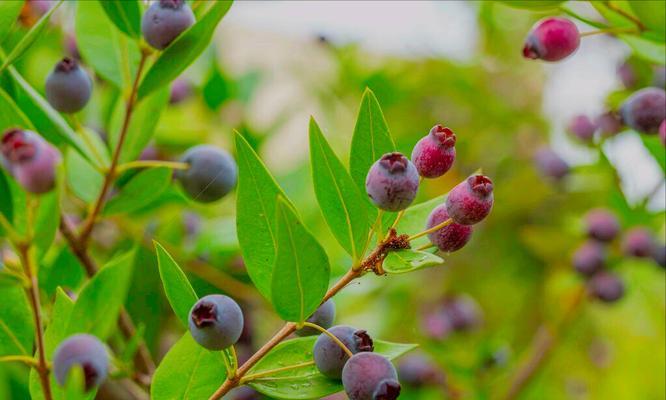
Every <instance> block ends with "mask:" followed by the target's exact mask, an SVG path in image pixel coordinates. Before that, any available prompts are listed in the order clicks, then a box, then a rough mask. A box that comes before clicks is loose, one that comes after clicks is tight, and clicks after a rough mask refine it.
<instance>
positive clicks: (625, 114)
mask: <svg viewBox="0 0 666 400" xmlns="http://www.w3.org/2000/svg"><path fill="white" fill-rule="evenodd" d="M620 115H621V117H622V122H624V124H625V125H627V126H629V127H630V128H632V129H633V130H635V131H638V132H641V133H657V131H658V130H659V124H661V122H662V121H663V120H664V118H666V92H665V91H664V89H660V88H655V87H648V88H644V89H641V90H639V91H637V92H635V93H634V94H632V95H631V96H629V97H628V98H627V99H626V100H625V101H624V102H623V103H622V105H621V106H620Z"/></svg>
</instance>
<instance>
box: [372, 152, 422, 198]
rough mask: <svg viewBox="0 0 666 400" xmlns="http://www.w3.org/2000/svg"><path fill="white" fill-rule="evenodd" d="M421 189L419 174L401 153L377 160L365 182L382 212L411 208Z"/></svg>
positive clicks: (384, 156) (387, 155) (390, 154)
mask: <svg viewBox="0 0 666 400" xmlns="http://www.w3.org/2000/svg"><path fill="white" fill-rule="evenodd" d="M418 188H419V173H418V172H417V170H416V167H415V166H414V164H412V162H411V161H409V160H408V159H407V157H405V156H403V155H402V154H400V153H397V152H395V153H387V154H384V155H383V156H382V158H380V159H379V160H377V161H376V162H375V163H374V164H372V167H370V171H369V172H368V176H367V178H366V180H365V189H366V191H367V193H368V196H370V199H371V200H372V202H373V203H375V205H376V206H377V207H379V208H381V209H382V210H386V211H400V210H404V209H405V208H407V207H409V205H410V204H412V201H414V198H415V197H416V192H417V190H418Z"/></svg>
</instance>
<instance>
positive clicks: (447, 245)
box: [426, 204, 473, 253]
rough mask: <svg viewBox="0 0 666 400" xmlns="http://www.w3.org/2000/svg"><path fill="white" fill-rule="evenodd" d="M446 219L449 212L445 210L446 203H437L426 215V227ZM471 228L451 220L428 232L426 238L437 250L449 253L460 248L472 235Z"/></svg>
mask: <svg viewBox="0 0 666 400" xmlns="http://www.w3.org/2000/svg"><path fill="white" fill-rule="evenodd" d="M448 219H449V214H448V213H447V212H446V204H442V205H439V206H437V207H435V209H434V210H432V212H431V213H430V215H429V216H428V221H427V223H426V229H430V228H432V227H434V226H436V225H439V224H441V223H442V222H444V221H446V220H448ZM472 229H473V228H472V226H471V225H460V224H457V223H455V222H453V223H451V224H450V225H448V226H445V227H444V228H441V229H439V230H437V231H435V232H432V233H430V234H429V235H428V238H429V239H430V242H431V243H432V244H434V245H435V246H437V248H438V249H439V250H441V251H444V252H447V253H450V252H453V251H456V250H460V249H461V248H463V247H464V246H465V245H466V244H467V242H469V239H470V238H471V237H472Z"/></svg>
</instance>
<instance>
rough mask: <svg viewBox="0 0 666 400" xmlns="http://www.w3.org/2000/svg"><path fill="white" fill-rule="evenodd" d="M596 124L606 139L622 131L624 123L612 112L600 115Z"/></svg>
mask: <svg viewBox="0 0 666 400" xmlns="http://www.w3.org/2000/svg"><path fill="white" fill-rule="evenodd" d="M594 123H595V124H596V125H597V126H598V127H599V132H600V133H601V134H602V135H603V136H606V137H609V136H613V135H615V134H617V133H619V132H620V131H621V130H622V121H620V118H619V116H618V115H617V114H615V113H614V112H612V111H608V112H605V113H603V114H601V115H599V116H598V117H597V118H596V120H595V121H594Z"/></svg>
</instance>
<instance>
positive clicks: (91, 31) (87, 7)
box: [74, 1, 141, 89]
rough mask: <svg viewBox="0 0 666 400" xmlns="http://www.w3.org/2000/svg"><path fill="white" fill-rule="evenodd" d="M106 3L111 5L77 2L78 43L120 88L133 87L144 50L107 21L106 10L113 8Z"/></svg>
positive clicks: (100, 71) (97, 68) (84, 54)
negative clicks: (134, 77) (132, 83)
mask: <svg viewBox="0 0 666 400" xmlns="http://www.w3.org/2000/svg"><path fill="white" fill-rule="evenodd" d="M105 3H110V2H107V1H102V2H97V1H79V2H77V5H76V20H75V27H74V31H75V34H76V44H77V47H78V49H79V51H80V52H81V56H82V57H83V59H84V60H85V61H86V63H87V64H88V65H90V66H92V67H93V68H94V69H95V71H96V72H97V73H98V74H99V75H100V76H101V77H103V78H104V79H106V80H107V81H109V82H111V83H112V84H113V85H114V86H116V87H117V88H118V89H123V88H126V87H129V86H130V85H131V83H130V82H131V81H132V78H133V76H134V73H135V71H136V68H137V66H138V62H139V59H140V58H141V51H140V50H139V46H138V44H137V43H136V42H134V41H133V40H129V39H128V38H127V37H125V36H123V35H122V33H121V32H120V31H119V30H118V28H116V26H114V24H113V23H112V22H111V21H110V20H109V18H107V16H106V14H105V11H106V8H107V7H113V6H112V5H107V6H105V5H104V4H105ZM113 3H116V1H114V2H113ZM123 3H124V1H123ZM128 3H132V2H131V1H130V2H128ZM137 6H138V4H137Z"/></svg>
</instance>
